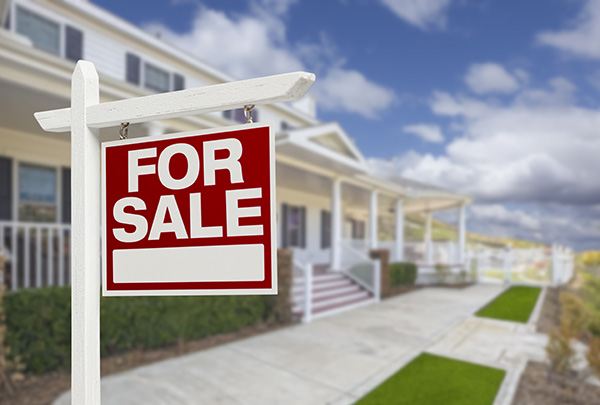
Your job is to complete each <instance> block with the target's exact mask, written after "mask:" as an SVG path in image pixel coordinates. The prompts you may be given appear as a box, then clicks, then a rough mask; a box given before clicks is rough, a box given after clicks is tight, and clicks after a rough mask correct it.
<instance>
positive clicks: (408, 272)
mask: <svg viewBox="0 0 600 405" xmlns="http://www.w3.org/2000/svg"><path fill="white" fill-rule="evenodd" d="M389 271H390V284H391V286H392V287H394V286H397V285H407V284H414V283H415V281H416V280H417V265H416V264H414V263H409V262H395V263H391V264H390V270H389Z"/></svg>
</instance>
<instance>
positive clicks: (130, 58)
mask: <svg viewBox="0 0 600 405" xmlns="http://www.w3.org/2000/svg"><path fill="white" fill-rule="evenodd" d="M125 61H126V73H125V76H126V79H127V81H128V82H129V83H133V84H137V85H139V84H140V57H139V56H137V55H134V54H132V53H128V54H127V55H126V58H125Z"/></svg>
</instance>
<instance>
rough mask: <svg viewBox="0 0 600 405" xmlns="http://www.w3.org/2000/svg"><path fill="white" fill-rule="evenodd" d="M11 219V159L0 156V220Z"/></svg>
mask: <svg viewBox="0 0 600 405" xmlns="http://www.w3.org/2000/svg"><path fill="white" fill-rule="evenodd" d="M11 217H12V159H11V158H9V157H2V156H0V219H8V220H10V219H11Z"/></svg>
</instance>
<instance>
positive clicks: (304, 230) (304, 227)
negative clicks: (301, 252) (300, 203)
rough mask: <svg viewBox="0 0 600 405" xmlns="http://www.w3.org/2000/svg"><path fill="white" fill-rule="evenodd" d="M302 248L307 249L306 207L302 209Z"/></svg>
mask: <svg viewBox="0 0 600 405" xmlns="http://www.w3.org/2000/svg"><path fill="white" fill-rule="evenodd" d="M300 247H301V248H302V249H304V248H305V247H306V207H300Z"/></svg>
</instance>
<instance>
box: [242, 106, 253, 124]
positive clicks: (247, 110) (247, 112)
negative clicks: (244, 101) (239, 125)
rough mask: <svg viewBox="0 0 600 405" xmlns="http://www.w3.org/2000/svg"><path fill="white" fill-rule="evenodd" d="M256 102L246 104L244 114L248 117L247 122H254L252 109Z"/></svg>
mask: <svg viewBox="0 0 600 405" xmlns="http://www.w3.org/2000/svg"><path fill="white" fill-rule="evenodd" d="M253 108H254V104H252V105H245V106H244V116H245V117H246V124H252V109H253Z"/></svg>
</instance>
